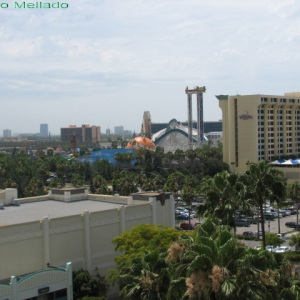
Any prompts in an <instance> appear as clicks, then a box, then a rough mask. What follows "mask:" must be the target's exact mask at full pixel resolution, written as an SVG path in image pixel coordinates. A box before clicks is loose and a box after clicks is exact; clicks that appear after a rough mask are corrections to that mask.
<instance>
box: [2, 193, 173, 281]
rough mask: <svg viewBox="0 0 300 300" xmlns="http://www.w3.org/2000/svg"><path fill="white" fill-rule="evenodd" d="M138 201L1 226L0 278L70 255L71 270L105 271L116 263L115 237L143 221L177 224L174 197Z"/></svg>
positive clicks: (58, 261)
mask: <svg viewBox="0 0 300 300" xmlns="http://www.w3.org/2000/svg"><path fill="white" fill-rule="evenodd" d="M117 198H118V199H120V198H121V199H120V200H122V201H123V199H122V197H117ZM140 202H142V203H143V204H140V205H130V206H124V205H120V206H119V208H116V209H111V210H106V211H98V212H92V213H90V212H88V211H84V212H82V214H78V215H74V216H68V217H62V218H53V219H48V218H47V217H44V218H43V219H42V220H41V221H35V222H30V223H22V224H17V225H8V226H2V227H0V249H1V255H0V266H1V268H0V280H1V279H6V278H10V277H11V276H12V275H21V274H27V273H31V272H35V271H38V270H42V269H45V268H46V267H47V264H50V265H52V266H64V265H65V264H66V262H68V261H70V262H72V263H73V269H74V270H77V269H79V268H84V269H87V270H89V271H92V270H94V269H95V268H96V267H97V268H98V269H99V272H100V274H101V275H105V274H106V273H107V271H108V269H111V268H113V267H114V257H115V256H116V252H115V251H114V246H113V244H112V243H111V241H112V239H113V238H114V237H116V236H118V235H119V234H121V233H122V232H123V231H124V230H129V229H130V228H131V227H132V226H134V225H137V224H141V223H148V224H163V225H166V226H171V227H174V226H175V220H174V216H175V214H174V200H173V197H171V199H166V201H165V204H164V206H162V205H161V203H160V201H158V200H156V199H155V198H153V199H150V201H148V202H147V201H140ZM45 205H46V203H45ZM70 205H72V204H70Z"/></svg>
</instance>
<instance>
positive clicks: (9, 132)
mask: <svg viewBox="0 0 300 300" xmlns="http://www.w3.org/2000/svg"><path fill="white" fill-rule="evenodd" d="M3 137H11V130H10V129H4V130H3Z"/></svg>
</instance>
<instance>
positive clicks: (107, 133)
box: [105, 128, 110, 136]
mask: <svg viewBox="0 0 300 300" xmlns="http://www.w3.org/2000/svg"><path fill="white" fill-rule="evenodd" d="M105 132H106V135H107V136H110V129H109V128H107V129H106V131H105Z"/></svg>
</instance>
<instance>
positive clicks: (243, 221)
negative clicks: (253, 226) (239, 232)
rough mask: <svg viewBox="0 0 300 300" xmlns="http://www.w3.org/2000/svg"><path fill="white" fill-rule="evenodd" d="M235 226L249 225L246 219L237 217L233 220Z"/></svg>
mask: <svg viewBox="0 0 300 300" xmlns="http://www.w3.org/2000/svg"><path fill="white" fill-rule="evenodd" d="M235 226H243V227H249V226H250V224H249V222H248V220H246V219H237V220H235Z"/></svg>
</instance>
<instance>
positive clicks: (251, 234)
mask: <svg viewBox="0 0 300 300" xmlns="http://www.w3.org/2000/svg"><path fill="white" fill-rule="evenodd" d="M243 235H244V236H255V233H254V232H253V231H244V232H243Z"/></svg>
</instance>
